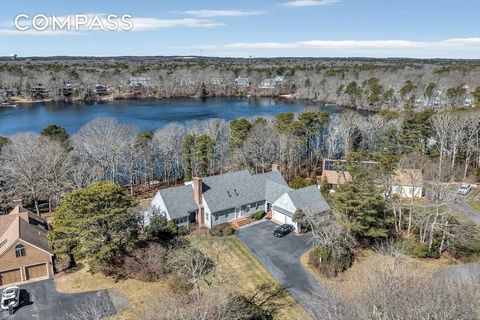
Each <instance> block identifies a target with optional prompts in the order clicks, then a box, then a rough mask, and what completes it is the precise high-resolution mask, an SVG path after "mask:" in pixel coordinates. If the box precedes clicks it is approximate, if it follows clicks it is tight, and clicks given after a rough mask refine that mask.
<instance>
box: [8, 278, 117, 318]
mask: <svg viewBox="0 0 480 320" xmlns="http://www.w3.org/2000/svg"><path fill="white" fill-rule="evenodd" d="M19 287H20V288H21V292H20V301H21V304H20V307H19V308H18V309H17V310H16V312H15V313H14V314H13V315H8V311H3V312H0V319H5V320H7V319H8V320H13V319H15V320H31V319H38V320H66V319H68V317H69V315H74V314H78V310H79V308H83V309H86V308H85V307H86V306H88V305H90V306H91V305H92V303H94V304H95V306H97V307H99V306H101V307H102V308H109V309H110V310H114V307H113V304H112V302H111V300H110V296H109V294H108V292H107V291H106V290H102V291H92V292H82V293H74V294H66V293H60V292H58V291H57V289H56V288H55V282H54V281H53V279H48V280H43V281H38V282H33V283H29V284H24V285H20V286H19Z"/></svg>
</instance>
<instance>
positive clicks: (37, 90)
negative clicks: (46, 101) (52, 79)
mask: <svg viewBox="0 0 480 320" xmlns="http://www.w3.org/2000/svg"><path fill="white" fill-rule="evenodd" d="M47 93H48V92H47V87H46V86H45V85H43V84H41V83H39V84H37V85H35V86H33V87H32V88H31V89H30V96H31V97H32V98H43V97H45V96H46V95H47Z"/></svg>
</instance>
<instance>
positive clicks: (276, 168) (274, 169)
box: [272, 163, 280, 171]
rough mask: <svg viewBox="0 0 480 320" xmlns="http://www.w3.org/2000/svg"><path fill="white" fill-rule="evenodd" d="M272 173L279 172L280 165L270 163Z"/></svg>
mask: <svg viewBox="0 0 480 320" xmlns="http://www.w3.org/2000/svg"><path fill="white" fill-rule="evenodd" d="M272 171H280V165H279V164H278V163H272Z"/></svg>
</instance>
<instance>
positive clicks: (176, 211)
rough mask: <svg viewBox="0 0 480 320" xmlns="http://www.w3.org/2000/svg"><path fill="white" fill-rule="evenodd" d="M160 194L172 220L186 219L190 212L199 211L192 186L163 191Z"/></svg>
mask: <svg viewBox="0 0 480 320" xmlns="http://www.w3.org/2000/svg"><path fill="white" fill-rule="evenodd" d="M160 194H161V196H162V199H163V202H164V203H165V206H166V207H167V210H168V214H169V215H170V218H172V219H177V218H180V217H184V216H186V215H187V213H188V212H189V211H195V210H197V204H196V203H195V200H194V199H193V187H192V186H191V185H185V186H181V187H174V188H167V189H163V190H160Z"/></svg>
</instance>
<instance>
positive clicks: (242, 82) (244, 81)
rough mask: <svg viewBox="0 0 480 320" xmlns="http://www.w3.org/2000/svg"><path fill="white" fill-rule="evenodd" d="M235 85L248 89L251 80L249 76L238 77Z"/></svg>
mask: <svg viewBox="0 0 480 320" xmlns="http://www.w3.org/2000/svg"><path fill="white" fill-rule="evenodd" d="M233 83H234V84H235V85H236V86H238V87H248V86H249V85H250V79H249V78H248V77H247V76H238V77H236V78H235V79H234V80H233Z"/></svg>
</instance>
